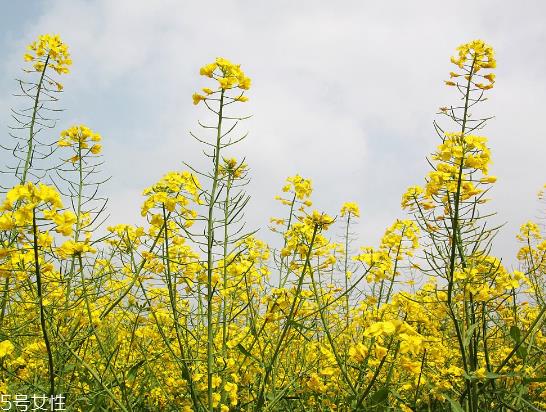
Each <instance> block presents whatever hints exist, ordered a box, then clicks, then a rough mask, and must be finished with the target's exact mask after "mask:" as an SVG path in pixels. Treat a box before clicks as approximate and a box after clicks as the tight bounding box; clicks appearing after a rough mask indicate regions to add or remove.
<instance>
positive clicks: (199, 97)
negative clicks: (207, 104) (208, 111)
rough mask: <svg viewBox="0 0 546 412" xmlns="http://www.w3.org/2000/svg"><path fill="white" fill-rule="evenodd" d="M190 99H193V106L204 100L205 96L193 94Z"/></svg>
mask: <svg viewBox="0 0 546 412" xmlns="http://www.w3.org/2000/svg"><path fill="white" fill-rule="evenodd" d="M191 97H192V99H193V104H195V105H196V104H199V102H200V101H201V100H205V96H203V95H201V94H199V93H194V94H193V95H192V96H191Z"/></svg>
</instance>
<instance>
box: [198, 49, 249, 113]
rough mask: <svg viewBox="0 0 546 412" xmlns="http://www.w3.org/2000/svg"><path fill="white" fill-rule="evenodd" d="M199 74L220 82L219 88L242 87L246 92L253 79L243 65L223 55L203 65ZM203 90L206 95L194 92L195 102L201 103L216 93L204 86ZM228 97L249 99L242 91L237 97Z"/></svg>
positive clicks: (240, 99) (238, 99) (243, 100)
mask: <svg viewBox="0 0 546 412" xmlns="http://www.w3.org/2000/svg"><path fill="white" fill-rule="evenodd" d="M199 74H201V75H202V76H206V77H209V78H211V79H215V80H216V81H217V82H218V89H217V90H223V91H225V90H230V89H240V90H241V91H242V92H243V93H244V91H245V90H248V89H250V83H251V80H250V78H249V77H247V76H246V75H245V73H244V72H243V71H242V70H241V65H240V64H234V63H232V62H230V61H229V60H227V59H225V58H223V57H217V58H216V60H215V61H214V62H213V63H209V64H206V65H205V66H203V67H201V69H200V70H199ZM203 92H204V93H205V95H206V96H204V95H202V94H199V93H194V94H193V96H192V98H193V104H199V102H200V101H202V100H207V99H208V96H209V95H211V94H213V93H214V90H213V89H210V88H203ZM226 97H227V96H226ZM227 98H229V99H231V101H239V102H246V101H248V97H246V96H243V94H242V93H241V94H240V95H239V96H237V97H227Z"/></svg>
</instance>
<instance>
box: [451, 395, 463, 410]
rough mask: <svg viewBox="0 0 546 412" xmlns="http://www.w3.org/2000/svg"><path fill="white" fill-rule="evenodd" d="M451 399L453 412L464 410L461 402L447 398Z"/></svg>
mask: <svg viewBox="0 0 546 412" xmlns="http://www.w3.org/2000/svg"><path fill="white" fill-rule="evenodd" d="M447 399H448V400H449V403H450V405H451V412H464V409H463V407H462V406H461V404H460V403H459V401H456V400H455V399H451V398H447Z"/></svg>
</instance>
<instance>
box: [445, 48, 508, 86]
mask: <svg viewBox="0 0 546 412" xmlns="http://www.w3.org/2000/svg"><path fill="white" fill-rule="evenodd" d="M457 51H458V55H457V56H456V57H451V62H452V63H453V64H455V65H457V66H458V67H459V68H460V69H463V72H464V73H463V74H464V75H465V79H466V80H467V81H469V82H470V83H471V84H473V85H474V86H475V87H477V88H478V89H482V90H489V89H491V88H493V85H494V83H495V74H494V73H488V74H486V75H479V74H477V72H478V71H480V70H481V69H494V68H495V67H497V62H496V60H495V53H494V51H493V48H492V47H491V46H489V45H488V44H486V43H485V42H484V41H483V40H473V41H471V42H469V43H465V44H462V45H460V46H459V47H457ZM463 74H460V73H455V72H450V78H456V77H459V76H462V75H463ZM475 76H478V77H481V78H483V79H484V80H487V82H488V83H481V82H479V81H476V80H475ZM445 83H446V85H448V86H456V85H457V83H455V82H453V81H452V80H446V81H445ZM460 85H464V86H465V87H466V83H464V84H460Z"/></svg>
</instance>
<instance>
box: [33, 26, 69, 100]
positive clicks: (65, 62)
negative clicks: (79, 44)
mask: <svg viewBox="0 0 546 412" xmlns="http://www.w3.org/2000/svg"><path fill="white" fill-rule="evenodd" d="M25 61H28V62H33V68H34V70H35V71H37V72H42V71H44V70H45V69H46V68H47V67H51V68H52V69H53V70H55V71H56V72H57V73H59V74H65V73H68V71H69V69H68V68H69V66H71V65H72V59H71V58H70V53H68V46H67V45H66V44H65V43H63V41H62V40H61V38H60V37H59V35H58V34H42V35H40V36H38V39H37V40H36V41H34V42H32V43H31V44H30V45H29V46H28V53H26V54H25ZM46 64H47V67H46ZM57 88H58V89H59V90H61V89H62V85H61V84H60V83H57Z"/></svg>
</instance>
